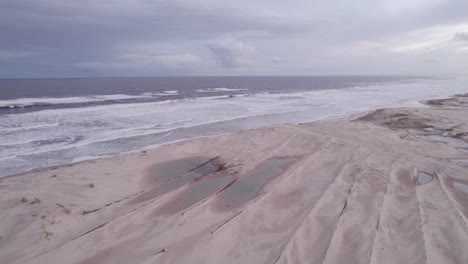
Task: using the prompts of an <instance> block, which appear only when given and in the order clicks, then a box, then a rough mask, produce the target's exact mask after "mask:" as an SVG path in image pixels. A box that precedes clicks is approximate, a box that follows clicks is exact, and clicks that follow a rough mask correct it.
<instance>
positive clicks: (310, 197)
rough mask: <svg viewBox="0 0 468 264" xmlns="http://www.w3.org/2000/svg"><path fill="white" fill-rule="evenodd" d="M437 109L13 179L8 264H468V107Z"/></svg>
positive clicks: (5, 223)
mask: <svg viewBox="0 0 468 264" xmlns="http://www.w3.org/2000/svg"><path fill="white" fill-rule="evenodd" d="M428 105H430V107H427V108H419V109H410V108H400V109H383V110H378V111H376V112H374V113H371V114H368V115H366V116H363V117H361V118H358V119H356V120H354V121H331V122H315V123H310V124H302V125H280V126H275V127H268V128H262V129H257V130H250V131H243V132H240V133H236V134H232V135H224V136H219V137H210V138H202V139H196V140H191V141H187V142H183V143H178V144H173V145H168V146H163V147H160V148H158V149H155V150H150V151H141V152H138V153H133V154H130V155H124V156H119V157H115V158H110V159H102V160H97V161H89V162H83V163H80V164H74V165H69V166H63V167H57V168H50V169H48V170H44V171H40V172H34V173H29V174H27V175H21V176H16V177H11V178H4V179H1V180H0V193H1V194H0V195H1V196H0V197H1V199H0V219H1V220H0V263H468V250H466V249H467V246H466V245H467V244H468V228H467V224H468V144H467V143H466V142H467V141H468V97H464V96H457V97H455V98H452V99H447V100H433V101H430V102H428ZM422 173H424V174H422Z"/></svg>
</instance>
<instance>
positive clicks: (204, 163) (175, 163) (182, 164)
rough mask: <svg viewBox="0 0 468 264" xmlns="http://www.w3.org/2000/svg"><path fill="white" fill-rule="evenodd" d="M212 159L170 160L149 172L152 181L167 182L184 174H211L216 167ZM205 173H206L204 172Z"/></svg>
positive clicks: (157, 165)
mask: <svg viewBox="0 0 468 264" xmlns="http://www.w3.org/2000/svg"><path fill="white" fill-rule="evenodd" d="M210 161H213V159H209V158H205V157H192V158H186V159H179V160H170V161H166V162H162V163H159V164H156V165H155V166H154V167H153V168H152V169H151V171H150V174H151V176H152V179H153V180H156V181H167V180H169V179H171V178H175V177H177V176H180V175H182V174H184V173H188V172H191V171H194V172H196V173H201V174H204V173H211V172H212V171H213V170H216V169H217V167H215V166H213V164H212V162H210ZM205 171H206V172H205Z"/></svg>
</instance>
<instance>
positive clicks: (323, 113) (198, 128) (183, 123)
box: [0, 78, 468, 176]
mask: <svg viewBox="0 0 468 264" xmlns="http://www.w3.org/2000/svg"><path fill="white" fill-rule="evenodd" d="M466 83H468V78H456V79H450V80H447V79H444V80H440V79H431V80H424V81H418V82H411V83H392V84H383V85H373V86H367V87H366V86H362V87H354V88H348V89H336V90H315V91H305V92H294V93H277V94H274V93H273V94H268V93H259V94H250V95H248V94H241V95H234V96H229V95H222V96H209V97H200V98H197V99H178V100H166V101H162V102H144V103H126V104H108V105H95V106H88V107H81V108H68V109H48V110H42V111H36V112H28V113H22V114H10V115H1V116H0V176H1V175H3V174H2V173H3V172H2V171H7V172H8V173H11V172H12V171H15V170H20V169H22V170H25V169H28V168H31V167H37V166H39V165H41V164H43V163H44V162H46V163H65V162H71V161H73V160H75V161H76V160H81V159H85V158H86V157H85V156H92V157H95V156H101V155H110V154H116V153H123V152H128V151H131V150H134V149H141V148H143V147H146V146H153V145H160V144H164V143H167V142H177V141H180V140H184V139H189V138H195V137H202V136H206V135H216V134H224V133H229V132H235V131H238V130H243V129H250V128H256V127H259V126H264V125H272V124H279V123H304V122H311V121H316V120H321V119H326V118H341V117H346V116H351V115H354V114H357V113H360V112H365V111H371V110H373V109H376V108H381V107H399V106H420V105H419V103H418V100H427V99H433V98H442V97H447V96H450V95H453V94H460V93H466V92H468V87H467V85H466ZM166 92H167V91H166ZM170 92H172V94H174V92H175V90H174V91H170ZM139 96H154V94H144V95H139ZM57 138H70V139H71V140H65V141H63V142H55V141H53V140H54V139H57ZM73 139H77V140H73ZM36 140H38V141H41V140H50V141H51V142H53V143H51V144H48V145H43V146H41V145H39V146H38V145H37V144H36V145H34V144H29V145H28V144H27V142H32V141H36ZM115 140H117V141H118V142H116V141H115ZM12 142H18V143H19V144H18V145H17V146H13V147H12V146H11V145H12ZM25 142H26V144H22V143H25ZM20 143H21V144H20ZM31 145H34V146H31ZM2 146H3V148H2ZM13 161H14V162H13ZM12 164H14V165H12ZM3 168H5V169H3Z"/></svg>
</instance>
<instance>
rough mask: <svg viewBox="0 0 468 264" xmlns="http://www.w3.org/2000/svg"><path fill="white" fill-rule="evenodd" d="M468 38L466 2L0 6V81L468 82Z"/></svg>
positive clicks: (21, 1)
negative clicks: (249, 78) (433, 77)
mask: <svg viewBox="0 0 468 264" xmlns="http://www.w3.org/2000/svg"><path fill="white" fill-rule="evenodd" d="M467 32H468V1H465V0H424V1H423V0H395V1H391V2H389V1H385V2H384V1H372V0H357V1H352V2H350V1H346V0H332V1H326V2H324V1H308V0H307V1H306V0H298V1H295V2H294V3H287V2H284V1H267V0H257V1H247V0H239V1H236V2H235V3H234V2H233V3H230V2H225V1H223V2H220V1H215V0H200V1H191V0H176V1H163V0H135V1H116V0H83V1H61V0H3V1H1V2H0V36H1V41H0V78H21V77H85V76H161V75H265V74H271V75H291V74H292V75H294V74H299V75H320V74H363V75H365V74H468V70H467V69H468V48H467V45H466V42H467V39H468V37H467ZM428 61H431V63H427V62H428Z"/></svg>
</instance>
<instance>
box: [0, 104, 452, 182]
mask: <svg viewBox="0 0 468 264" xmlns="http://www.w3.org/2000/svg"><path fill="white" fill-rule="evenodd" d="M453 96H456V95H453ZM441 99H444V98H441ZM431 100H438V99H431ZM424 101H428V100H421V101H417V102H418V103H419V104H421V105H424ZM394 108H420V107H419V106H418V107H394ZM380 109H392V108H377V109H371V110H368V111H364V112H359V113H354V114H347V115H345V116H342V117H333V118H326V119H319V120H315V121H310V122H299V123H280V124H273V125H268V126H262V127H259V128H252V129H246V130H240V131H236V132H227V133H222V134H216V135H208V136H199V137H194V138H187V139H180V140H176V141H171V142H167V143H162V144H160V145H156V146H154V147H144V148H140V149H135V150H130V151H127V152H122V153H117V154H109V155H104V156H102V157H100V156H98V157H93V158H91V159H84V160H79V161H76V162H73V161H72V162H69V163H63V164H55V165H47V166H44V167H37V168H31V169H29V170H26V171H23V172H19V173H15V174H11V175H6V176H0V180H1V179H6V178H12V177H21V176H25V175H28V174H32V173H39V172H43V171H49V170H54V169H58V168H63V167H70V166H75V165H79V164H82V163H87V162H96V161H99V160H105V159H112V158H116V157H119V156H125V155H131V154H134V153H138V152H142V151H152V150H155V149H158V148H160V147H162V146H167V145H172V144H177V143H184V142H188V141H191V140H197V139H202V138H210V137H220V136H226V135H233V134H236V133H240V132H243V131H250V130H256V129H262V128H269V127H275V126H281V125H306V124H311V123H315V122H334V121H353V120H354V119H358V118H359V117H362V116H365V115H367V114H369V113H372V112H374V111H377V110H380Z"/></svg>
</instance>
